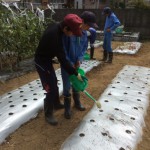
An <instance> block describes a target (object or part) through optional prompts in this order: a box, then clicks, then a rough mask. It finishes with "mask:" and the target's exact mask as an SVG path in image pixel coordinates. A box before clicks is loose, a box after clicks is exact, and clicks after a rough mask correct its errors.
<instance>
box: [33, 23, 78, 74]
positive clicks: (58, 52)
mask: <svg viewBox="0 0 150 150" xmlns="http://www.w3.org/2000/svg"><path fill="white" fill-rule="evenodd" d="M62 36H63V32H62V28H61V25H60V23H57V24H56V23H55V24H52V25H49V27H48V28H47V29H46V30H45V32H44V33H43V36H42V38H41V40H40V42H39V45H38V47H37V49H36V52H35V61H36V63H38V62H39V61H41V63H42V62H43V61H44V62H48V60H52V59H53V58H54V57H57V58H58V60H59V62H60V64H61V65H62V66H63V68H64V69H65V70H66V71H67V72H68V73H69V74H75V75H77V72H76V70H75V69H74V68H73V67H72V66H71V64H70V63H69V61H68V60H67V59H66V55H65V52H64V49H63V43H62ZM42 64H43V63H42Z"/></svg>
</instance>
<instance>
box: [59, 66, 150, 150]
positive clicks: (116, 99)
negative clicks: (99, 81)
mask: <svg viewBox="0 0 150 150" xmlns="http://www.w3.org/2000/svg"><path fill="white" fill-rule="evenodd" d="M149 94H150V68H146V67H139V66H125V67H124V68H123V69H122V70H121V71H120V72H119V73H118V75H117V76H116V78H115V79H114V80H113V81H112V83H111V84H110V85H108V88H107V89H106V90H105V91H104V93H103V94H102V95H101V97H100V98H99V100H98V101H100V102H101V105H102V107H101V109H98V108H97V107H96V105H94V106H93V108H92V109H91V111H90V112H89V113H88V114H87V115H86V116H85V117H84V118H83V121H82V122H81V123H80V125H79V126H78V127H77V128H76V129H75V130H74V132H73V133H72V134H71V135H70V136H69V137H68V138H67V139H66V141H65V142H64V143H63V144H62V146H61V150H81V149H82V150H87V149H89V150H131V149H132V150H133V149H135V148H136V146H137V144H138V142H139V141H140V140H141V136H142V128H143V126H144V125H145V124H144V116H145V115H146V111H147V108H148V105H149Z"/></svg>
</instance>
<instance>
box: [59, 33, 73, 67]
mask: <svg viewBox="0 0 150 150" xmlns="http://www.w3.org/2000/svg"><path fill="white" fill-rule="evenodd" d="M62 41H63V48H64V52H65V55H66V59H67V60H68V61H69V62H70V63H71V65H72V66H73V62H72V61H71V59H70V57H69V51H70V42H71V41H70V37H68V36H66V35H63V38H62Z"/></svg>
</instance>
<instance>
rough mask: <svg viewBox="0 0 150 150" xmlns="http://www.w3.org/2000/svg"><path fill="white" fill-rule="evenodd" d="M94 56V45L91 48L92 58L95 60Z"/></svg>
mask: <svg viewBox="0 0 150 150" xmlns="http://www.w3.org/2000/svg"><path fill="white" fill-rule="evenodd" d="M93 56H94V47H91V49H90V59H92V60H95V59H96V58H93Z"/></svg>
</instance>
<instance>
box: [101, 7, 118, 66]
mask: <svg viewBox="0 0 150 150" xmlns="http://www.w3.org/2000/svg"><path fill="white" fill-rule="evenodd" d="M102 14H103V15H105V16H106V21H105V26H104V42H103V49H104V51H103V59H102V60H101V61H104V62H105V63H112V60H113V51H112V47H111V41H112V34H113V33H112V32H113V31H114V30H115V29H116V28H117V27H118V26H120V21H119V19H118V18H117V17H116V15H115V14H114V13H113V12H112V10H111V8H110V7H105V8H104V9H103V12H102Z"/></svg>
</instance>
